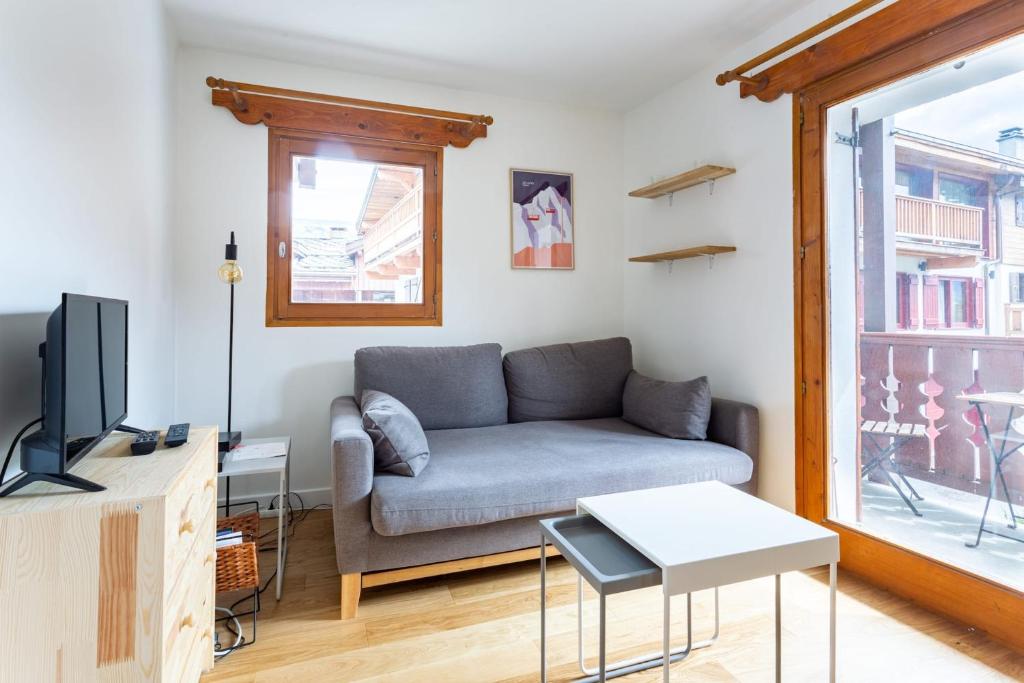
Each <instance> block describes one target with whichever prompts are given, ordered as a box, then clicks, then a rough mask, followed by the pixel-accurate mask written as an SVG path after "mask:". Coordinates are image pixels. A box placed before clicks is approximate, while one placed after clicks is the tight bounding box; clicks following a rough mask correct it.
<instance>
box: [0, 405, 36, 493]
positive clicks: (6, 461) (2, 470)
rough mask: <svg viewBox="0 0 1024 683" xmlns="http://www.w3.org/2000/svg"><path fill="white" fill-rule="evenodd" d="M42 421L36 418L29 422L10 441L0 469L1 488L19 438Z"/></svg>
mask: <svg viewBox="0 0 1024 683" xmlns="http://www.w3.org/2000/svg"><path fill="white" fill-rule="evenodd" d="M42 421H43V418H41V417H37V418H36V419H34V420H32V421H31V422H29V423H28V424H27V425H25V426H24V427H22V428H21V429H20V430H18V433H17V434H16V435H15V437H14V440H13V441H11V447H10V448H8V449H7V457H6V458H4V465H3V467H0V486H2V485H3V483H4V477H5V476H7V466H8V465H10V464H11V457H12V456H13V455H14V447H15V446H17V445H18V442H19V441H21V437H22V436H24V435H25V432H27V431H28V430H29V428H31V427H32V425H35V424H39V423H40V422H42Z"/></svg>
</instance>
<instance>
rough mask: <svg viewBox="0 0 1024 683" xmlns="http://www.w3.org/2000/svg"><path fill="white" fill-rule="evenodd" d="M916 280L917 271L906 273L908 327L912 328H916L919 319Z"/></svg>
mask: <svg viewBox="0 0 1024 683" xmlns="http://www.w3.org/2000/svg"><path fill="white" fill-rule="evenodd" d="M917 280H918V277H917V273H908V274H907V302H908V304H909V309H910V315H909V317H910V329H912V330H916V329H917V326H918V325H919V324H920V320H921V316H920V315H919V311H918V305H917Z"/></svg>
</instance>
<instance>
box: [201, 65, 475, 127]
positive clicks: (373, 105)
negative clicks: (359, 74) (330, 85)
mask: <svg viewBox="0 0 1024 683" xmlns="http://www.w3.org/2000/svg"><path fill="white" fill-rule="evenodd" d="M206 85H208V86H210V87H211V88H219V89H221V90H227V91H228V92H230V93H232V98H233V99H234V100H235V103H236V104H238V105H239V108H240V109H245V98H244V97H243V96H242V93H259V94H262V95H273V96H275V97H287V98H289V99H293V100H307V101H311V102H330V103H331V104H344V105H347V106H350V107H358V108H360V109H376V110H378V111H392V112H401V113H404V114H419V115H420V116H430V117H432V118H438V119H451V120H452V121H469V122H470V123H482V124H484V125H485V126H489V125H491V124H492V123H494V117H492V116H486V115H484V114H479V115H478V114H463V113H462V112H457V111H446V110H444V109H429V108H427V107H413V106H410V105H408V104H394V103H392V102H376V101H374V100H360V99H356V98H355V97H341V96H340V95H325V94H324V93H318V92H307V91H305V90H290V89H288V88H275V87H273V86H269V85H256V84H255V83H238V82H236V81H226V80H224V79H223V78H215V77H213V76H207V77H206Z"/></svg>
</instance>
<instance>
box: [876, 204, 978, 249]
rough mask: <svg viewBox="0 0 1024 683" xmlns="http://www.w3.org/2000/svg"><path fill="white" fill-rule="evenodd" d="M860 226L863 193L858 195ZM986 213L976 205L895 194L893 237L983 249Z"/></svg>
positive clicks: (919, 242)
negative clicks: (894, 231) (894, 235)
mask: <svg viewBox="0 0 1024 683" xmlns="http://www.w3.org/2000/svg"><path fill="white" fill-rule="evenodd" d="M859 198H860V211H859V215H860V217H861V227H862V228H863V221H864V192H863V191H861V192H860V195H859ZM984 223H985V211H984V209H981V208H979V207H976V206H964V205H962V204H949V203H947V202H939V201H935V200H933V199H921V198H920V197H909V196H905V195H896V238H897V239H899V240H900V241H903V242H913V243H915V244H921V245H930V246H937V247H964V248H968V249H977V250H981V249H983V248H984V242H983V240H982V234H983V231H984Z"/></svg>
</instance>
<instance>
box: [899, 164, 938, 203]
mask: <svg viewBox="0 0 1024 683" xmlns="http://www.w3.org/2000/svg"><path fill="white" fill-rule="evenodd" d="M896 194H900V195H904V196H910V197H919V198H921V199H931V198H932V171H931V169H927V168H920V167H918V166H907V165H904V164H899V165H898V166H896Z"/></svg>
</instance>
